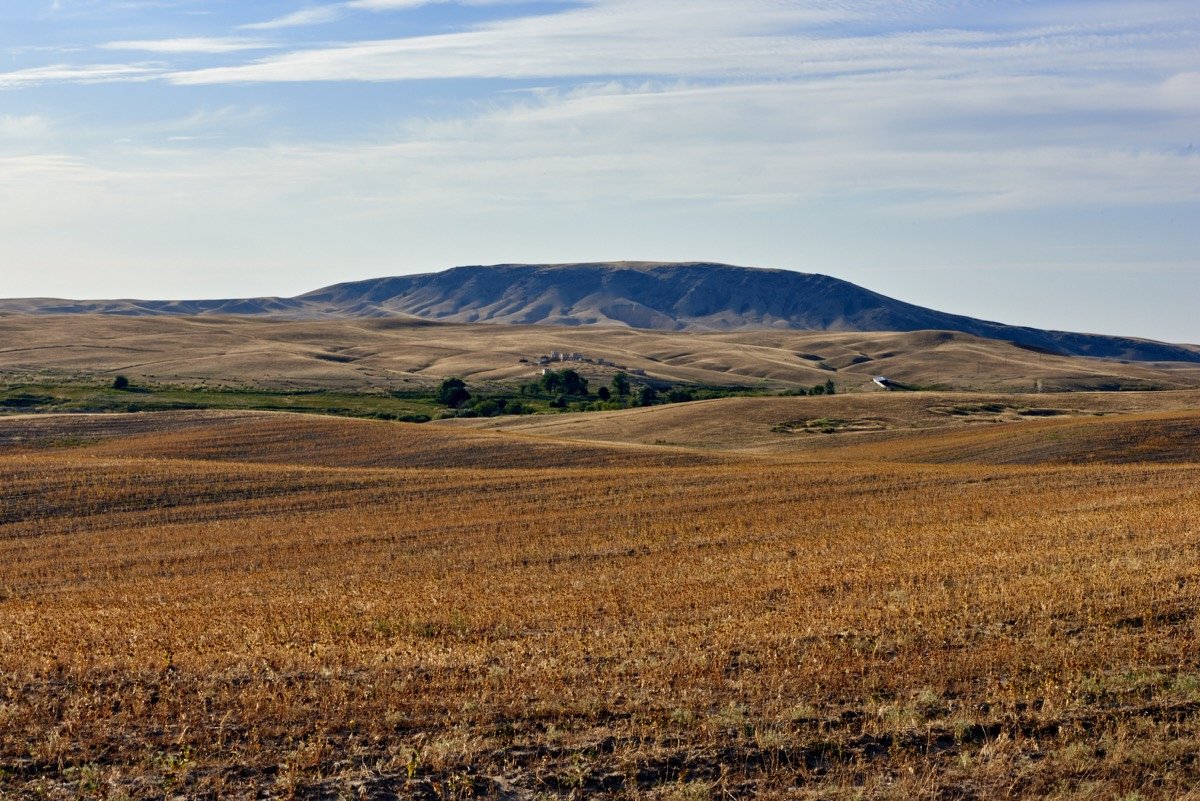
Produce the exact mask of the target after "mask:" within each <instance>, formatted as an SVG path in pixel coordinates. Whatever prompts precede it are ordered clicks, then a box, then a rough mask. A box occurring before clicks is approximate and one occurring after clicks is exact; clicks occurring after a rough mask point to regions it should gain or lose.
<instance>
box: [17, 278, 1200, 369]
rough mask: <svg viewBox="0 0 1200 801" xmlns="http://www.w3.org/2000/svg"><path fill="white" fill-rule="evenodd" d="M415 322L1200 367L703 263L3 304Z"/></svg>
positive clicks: (1133, 341)
mask: <svg viewBox="0 0 1200 801" xmlns="http://www.w3.org/2000/svg"><path fill="white" fill-rule="evenodd" d="M5 311H9V312H25V313H37V314H64V313H80V312H91V313H97V312H98V313H108V314H123V315H164V314H183V315H214V314H220V315H256V316H258V315H268V316H274V317H283V318H292V319H305V318H307V319H320V318H338V317H385V316H407V317H416V318H420V319H425V320H436V321H442V322H452V323H496V324H504V323H507V324H523V325H529V324H536V325H558V326H592V325H609V326H627V327H632V328H645V329H654V330H667V331H732V330H740V329H755V328H759V329H761V328H769V329H785V330H818V331H821V330H827V331H920V330H947V331H960V332H963V333H968V334H973V335H975V336H981V337H986V338H989V339H998V340H1005V341H1010V342H1014V343H1016V344H1018V345H1021V346H1022V347H1026V348H1031V349H1037V350H1044V351H1046V352H1049V353H1056V354H1064V355H1075V356H1096V357H1103V358H1110V359H1129V360H1136V361H1187V362H1200V347H1197V346H1191V345H1172V344H1166V343H1161V342H1154V341H1151V340H1145V339H1137V338H1131V337H1119V336H1106V335H1100V334H1077V333H1069V332H1063V331H1046V330H1041V329H1037V328H1028V327H1019V326H1010V325H1004V324H1002V323H996V322H989V321H985V320H978V319H975V318H972V317H965V316H962V315H957V314H948V313H945V312H939V311H934V310H932V309H927V308H923V307H921V306H916V305H914V304H911V303H904V302H902V301H898V300H895V299H893V298H889V297H886V296H884V295H880V294H878V293H876V292H871V291H870V290H867V289H864V288H862V287H860V286H857V285H855V284H852V283H849V282H847V281H842V280H840V279H837V278H831V277H829V276H826V275H818V274H811V273H799V272H793V271H790V270H772V269H758V268H750V267H735V266H731V265H727V264H711V263H700V262H689V263H660V262H607V263H585V264H554V265H529V264H502V265H494V266H469V267H455V268H453V269H449V270H445V271H443V272H438V273H425V274H421V275H406V276H396V277H392V278H378V279H372V280H366V281H351V282H347V283H342V284H335V285H333V286H329V287H325V288H324V289H318V290H316V291H313V292H308V293H306V294H303V295H300V296H298V297H294V298H252V299H243V300H237V299H231V300H198V301H136V300H120V301H60V300H46V299H33V300H19V301H0V312H5Z"/></svg>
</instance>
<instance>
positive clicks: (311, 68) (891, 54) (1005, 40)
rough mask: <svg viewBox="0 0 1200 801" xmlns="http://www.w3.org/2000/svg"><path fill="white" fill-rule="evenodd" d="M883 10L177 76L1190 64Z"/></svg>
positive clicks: (593, 18)
mask: <svg viewBox="0 0 1200 801" xmlns="http://www.w3.org/2000/svg"><path fill="white" fill-rule="evenodd" d="M359 2H369V3H376V4H377V3H379V2H383V0H359ZM362 7H366V6H362ZM376 7H378V8H382V7H383V6H382V5H376ZM876 13H882V15H883V17H884V18H886V16H887V12H880V8H879V7H878V5H877V4H875V3H871V2H868V1H867V0H859V1H858V2H853V1H848V2H825V3H812V4H804V5H800V4H792V3H781V2H776V0H743V2H740V3H737V4H732V3H728V2H719V1H718V0H694V2H692V3H690V4H689V6H688V9H687V13H680V11H679V9H678V7H677V6H676V5H674V4H669V3H663V2H654V1H649V2H647V1H646V0H598V2H594V3H592V4H589V5H587V6H582V7H576V8H572V9H569V10H566V11H561V12H559V13H553V14H536V15H531V16H530V15H527V16H521V17H517V18H514V19H506V20H503V21H499V22H493V23H489V24H486V25H484V26H482V27H479V28H476V29H472V30H466V31H460V32H456V33H448V34H440V35H432V36H419V37H411V38H401V39H382V40H369V41H360V42H354V43H349V44H338V45H332V46H328V47H320V48H308V49H300V50H296V51H293V52H290V53H286V54H282V55H279V56H272V57H269V58H263V59H259V60H256V61H253V62H250V63H246V64H237V65H228V66H221V67H214V68H209V69H200V70H192V71H181V72H176V73H174V74H172V75H171V76H170V78H171V80H172V81H174V82H176V83H180V84H200V83H237V82H287V81H355V80H357V81H398V80H412V79H426V78H466V77H476V78H509V79H527V78H558V79H562V78H566V77H570V78H581V77H582V78H588V77H599V76H609V77H612V76H660V77H676V78H678V77H694V78H701V77H704V78H714V79H725V80H728V79H735V80H744V79H746V78H753V77H759V78H768V77H769V78H787V77H803V76H811V75H830V74H839V73H847V74H851V73H861V72H864V71H901V70H912V69H918V70H937V71H941V72H943V73H945V74H947V75H950V74H954V73H956V72H957V73H958V74H960V75H961V74H964V73H968V74H969V73H970V72H979V71H996V70H1001V71H1014V72H1021V73H1026V72H1029V71H1031V70H1034V71H1044V72H1053V73H1061V72H1063V71H1069V72H1079V71H1081V70H1092V69H1100V70H1113V69H1118V68H1122V67H1126V68H1130V69H1135V68H1136V69H1140V70H1147V69H1160V68H1163V67H1164V66H1173V67H1174V68H1176V69H1184V68H1186V67H1187V66H1188V65H1191V66H1192V67H1193V68H1194V58H1192V56H1191V47H1192V46H1194V45H1195V38H1196V37H1195V34H1191V33H1188V32H1187V31H1186V30H1185V31H1180V30H1178V29H1176V28H1175V27H1173V26H1166V27H1161V28H1151V29H1141V28H1138V27H1137V26H1136V25H1134V24H1133V23H1130V22H1128V21H1125V22H1123V23H1122V24H1120V25H1115V24H1112V25H1110V26H1109V27H1108V28H1105V27H1104V26H1101V25H1100V24H1098V23H1096V22H1088V23H1087V24H1086V25H1081V26H1077V27H1066V26H1059V27H1036V26H1035V27H1026V28H1013V27H1012V26H1011V25H994V24H993V25H986V24H985V25H981V26H978V27H977V28H971V27H966V28H960V29H954V28H942V27H939V28H922V27H921V26H920V25H919V24H915V23H919V22H920V20H919V19H914V20H906V19H901V20H897V21H895V23H894V27H895V28H896V30H895V32H894V33H890V34H882V35H881V34H879V33H877V32H872V33H869V34H868V33H862V32H858V31H856V29H855V23H858V22H863V21H874V22H875V24H878V21H877V20H876V19H875V16H874V15H875V14H876ZM893 13H894V12H893Z"/></svg>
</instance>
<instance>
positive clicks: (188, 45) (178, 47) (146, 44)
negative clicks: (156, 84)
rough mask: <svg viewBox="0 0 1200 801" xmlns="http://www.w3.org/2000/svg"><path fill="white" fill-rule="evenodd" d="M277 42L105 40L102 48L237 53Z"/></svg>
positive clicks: (271, 46) (194, 38)
mask: <svg viewBox="0 0 1200 801" xmlns="http://www.w3.org/2000/svg"><path fill="white" fill-rule="evenodd" d="M275 47H278V45H277V44H273V43H271V42H266V41H263V40H261V39H242V38H237V37H193V38H179V39H137V40H125V41H118V42H105V43H104V44H102V45H100V48H101V49H102V50H137V51H142V52H146V53H237V52H240V51H243V50H270V49H272V48H275Z"/></svg>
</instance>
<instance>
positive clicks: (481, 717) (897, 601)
mask: <svg viewBox="0 0 1200 801" xmlns="http://www.w3.org/2000/svg"><path fill="white" fill-rule="evenodd" d="M785 400H786V399H785ZM796 400H818V399H796ZM827 400H833V399H827ZM889 401H890V399H889ZM904 402H911V401H907V400H905V401H904ZM1089 402H1091V403H1099V402H1100V401H1098V400H1093V401H1089ZM1143 402H1145V403H1150V400H1149V399H1146V400H1145V401H1143ZM697 406H698V407H699V408H700V409H701V410H703V408H704V407H703V406H701V405H699V404H697ZM717 408H718V409H720V410H723V409H724V407H717ZM875 411H876V412H878V411H879V410H878V409H877V410H875ZM744 412H745V410H744V409H742V410H741V411H739V412H738V413H737V414H735V415H733V417H741V416H744ZM688 413H689V414H694V413H697V412H695V411H694V410H690V411H689V412H688ZM721 413H722V414H724V411H722V412H721ZM889 413H891V414H895V415H898V416H899V415H900V412H898V411H896V410H894V409H893V410H892V411H891V412H889ZM774 414H775V411H772V412H771V414H769V415H766V416H765V417H764V418H763V419H764V420H765V419H773V418H772V415H774ZM922 415H926V416H928V418H929V419H930V420H931V421H933V420H934V418H935V417H936V416H937V412H936V411H930V410H929V409H926V410H925V411H918V410H917V409H915V408H914V409H912V410H910V412H908V419H909V420H910V421H913V422H915V421H917V420H919V419H924V418H922ZM844 416H848V415H844ZM629 419H636V416H634V415H630V416H629ZM941 419H944V420H947V421H950V422H949V423H948V425H949V426H950V427H948V428H947V427H941V428H937V427H933V426H932V425H931V427H930V428H929V429H928V430H926V431H925V432H924V433H923V434H921V436H928V437H933V438H935V439H934V440H930V441H931V442H932V441H937V442H939V443H940V444H938V445H937V446H936V447H946V442H945V441H942V440H936V438H938V437H950V438H955V437H958V438H962V439H961V440H954V444H955V446H956V447H957V448H959V451H960V452H961V450H962V449H963V448H965V447H967V443H968V442H969V441H970V438H971V437H980V439H979V440H978V443H979V444H978V445H977V446H976V451H977V452H978V453H981V454H987V453H988V452H989V449H990V448H994V447H995V444H994V442H993V440H992V439H990V438H991V437H993V436H994V432H997V431H1000V430H1001V427H1000V426H999V425H997V424H984V423H976V424H970V423H964V422H962V421H961V420H960V419H959V416H956V415H941ZM1112 420H1114V421H1122V420H1124V421H1127V422H1128V423H1129V424H1130V425H1132V426H1133V427H1134V428H1136V427H1137V426H1140V425H1144V424H1147V423H1156V422H1159V421H1162V422H1166V423H1168V424H1170V425H1176V424H1178V425H1183V426H1184V427H1185V428H1186V427H1188V426H1191V428H1190V429H1189V430H1193V431H1194V423H1195V418H1194V417H1189V416H1187V415H1183V414H1180V413H1170V414H1164V413H1158V414H1157V415H1154V414H1151V415H1149V416H1146V415H1143V416H1140V417H1131V418H1117V417H1114V418H1112ZM0 422H2V423H3V425H2V426H0V441H4V442H6V443H7V445H6V447H5V448H4V449H3V451H2V453H3V455H2V456H0V619H2V620H3V621H4V625H3V626H0V670H2V671H3V673H4V676H5V682H4V683H3V685H2V686H0V795H3V796H7V797H16V798H36V797H42V798H64V799H65V798H72V799H74V798H117V797H126V798H136V799H143V798H145V799H149V798H162V797H188V798H231V797H232V798H251V797H271V798H284V797H302V798H332V797H350V798H357V797H368V798H390V797H395V796H397V795H399V796H402V797H414V798H429V799H435V798H466V797H472V796H488V797H503V798H534V797H542V798H547V797H549V798H578V797H585V796H587V797H611V798H629V799H639V798H724V797H731V796H732V797H751V796H761V797H780V798H782V797H789V798H812V799H816V798H846V799H849V798H861V797H870V798H894V799H901V798H904V799H907V798H915V797H925V798H956V799H966V798H1061V799H1065V798H1097V799H1098V798H1119V797H1124V798H1131V797H1134V794H1136V797H1139V798H1145V799H1152V798H1163V799H1166V798H1180V797H1187V794H1188V793H1189V792H1194V788H1195V787H1196V786H1198V785H1200V763H1198V762H1197V760H1196V759H1195V755H1196V754H1197V753H1198V752H1200V642H1198V638H1200V618H1198V617H1197V615H1198V613H1200V593H1197V589H1196V588H1197V587H1198V586H1200V538H1198V537H1197V527H1196V520H1197V518H1198V516H1200V464H1196V463H1180V464H1159V463H1153V462H1152V461H1142V462H1139V463H1136V464H1124V465H1109V464H1093V465H1086V466H1080V465H1055V464H1036V465H1032V464H1027V465H1008V466H1005V465H992V464H982V463H976V464H952V465H932V464H888V463H883V462H880V461H877V460H875V459H874V458H872V457H869V456H864V457H862V459H863V460H862V461H858V462H853V461H849V460H848V459H849V457H847V460H846V461H842V462H828V461H827V462H824V463H821V464H811V463H805V462H803V461H794V460H792V461H789V460H788V459H786V458H783V457H780V456H779V455H778V454H775V455H772V456H769V457H751V456H736V455H735V454H731V453H730V454H722V455H721V459H720V460H719V461H712V462H711V463H703V462H696V463H682V462H668V461H653V458H655V457H654V454H656V453H658V454H661V455H662V457H663V458H668V457H669V458H674V457H673V456H672V454H686V453H687V452H686V451H682V450H679V449H669V448H659V449H656V448H651V447H639V448H629V447H624V448H621V447H615V446H604V447H601V446H599V445H588V444H586V443H580V442H564V443H561V444H560V445H558V448H559V450H560V451H561V452H564V453H579V452H582V453H585V454H587V456H586V458H583V459H579V460H578V461H576V462H571V461H570V460H569V459H568V458H566V457H563V458H562V460H561V461H560V462H558V463H555V464H553V465H552V464H545V463H541V462H542V461H543V460H545V459H547V458H549V456H548V451H541V452H538V453H537V455H536V458H531V459H529V460H526V461H521V460H518V459H515V458H510V456H496V457H495V458H490V457H489V459H485V460H483V461H481V460H479V459H478V458H476V455H475V454H476V452H477V451H479V450H484V451H486V449H487V446H486V445H485V444H484V443H487V442H492V443H507V444H506V445H505V446H504V447H512V448H528V447H531V446H532V444H538V443H540V444H541V445H544V446H545V447H547V448H549V447H551V446H550V444H549V443H548V441H547V440H546V439H537V440H526V439H521V438H512V437H511V435H507V434H493V433H478V432H472V431H456V430H450V429H446V430H438V429H435V428H433V427H430V426H424V427H410V426H403V425H400V424H378V423H366V422H360V421H344V420H337V421H328V422H327V421H323V420H317V419H315V418H311V417H303V418H297V417H291V416H284V415H221V414H203V415H200V414H191V415H176V416H174V417H170V416H162V417H150V416H137V415H131V416H126V417H120V418H95V419H86V418H68V419H64V418H8V419H6V420H4V421H0ZM777 422H778V421H777ZM1109 422H1110V420H1109V418H1092V417H1085V416H1080V417H1077V418H1074V419H1073V420H1071V421H1059V420H1056V419H1051V420H1049V421H1047V422H1041V423H1039V422H1033V423H1030V422H1020V423H1013V424H1010V425H1007V426H1005V429H1006V430H1008V431H1012V432H1016V433H1018V434H1020V435H1022V436H1024V435H1026V434H1027V433H1029V432H1038V431H1039V430H1041V429H1040V428H1038V427H1039V426H1043V427H1045V426H1055V425H1064V424H1065V423H1074V424H1077V425H1079V426H1084V428H1086V426H1089V425H1097V426H1103V425H1105V424H1107V423H1109ZM696 424H697V425H699V424H698V423H696ZM1084 428H1070V427H1069V426H1068V427H1067V428H1066V429H1064V430H1068V431H1072V432H1074V433H1073V434H1072V435H1075V433H1078V434H1079V435H1080V436H1082V437H1083V438H1084V439H1085V440H1086V439H1087V437H1088V436H1089V435H1088V434H1087V433H1086V431H1085V430H1084ZM1048 430H1049V429H1048ZM639 436H640V435H639ZM778 436H785V437H793V438H795V437H809V438H813V439H818V440H824V441H836V440H838V439H839V438H851V437H860V435H858V434H850V433H847V434H832V435H829V436H825V435H822V434H804V433H795V432H793V433H790V434H779V435H778ZM870 436H873V435H871V434H869V433H866V434H863V435H861V437H860V438H863V441H864V442H866V439H865V438H866V437H870ZM911 436H913V437H915V436H917V435H911ZM18 437H21V439H17V438H18ZM636 438H637V436H635V437H634V439H636ZM907 441H908V442H909V443H910V444H911V445H913V447H916V446H915V444H913V443H915V442H916V440H915V439H911V440H907ZM331 443H332V444H331ZM493 447H500V446H499V445H495V446H493ZM852 447H854V448H857V447H867V445H854V446H852ZM422 450H423V451H424V452H425V456H424V457H421V456H420V452H421V451H422ZM935 451H936V448H932V447H931V449H930V451H929V453H935ZM498 452H499V451H493V453H498ZM339 454H340V455H339ZM629 454H632V455H633V456H634V457H636V458H627V456H628V455H629ZM1148 456H1152V454H1148ZM421 458H423V459H424V460H423V461H419V462H412V461H408V460H411V459H421ZM643 458H645V459H648V461H644V462H639V460H641V459H643ZM692 458H698V457H695V456H694V454H693V455H692ZM218 460H219V461H218Z"/></svg>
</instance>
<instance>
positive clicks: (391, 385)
mask: <svg viewBox="0 0 1200 801" xmlns="http://www.w3.org/2000/svg"><path fill="white" fill-rule="evenodd" d="M0 343H4V344H3V345H2V346H0V376H5V377H13V380H16V377H20V378H21V380H30V379H37V378H39V377H42V378H47V379H53V380H59V379H81V378H89V377H96V376H101V377H107V378H108V380H111V379H112V377H113V376H114V375H116V374H117V373H122V374H125V375H127V376H128V377H129V378H131V379H134V380H135V381H138V382H142V381H151V382H158V383H163V384H184V385H197V384H202V385H205V386H210V387H211V386H218V385H247V384H253V385H255V386H257V387H275V388H287V389H294V388H298V387H322V388H326V389H335V388H362V387H374V388H377V389H405V388H408V389H412V388H414V387H417V386H428V385H429V384H430V383H434V382H437V381H440V380H441V379H442V378H444V377H445V376H449V375H459V376H465V377H466V378H467V379H468V380H470V381H471V382H473V383H479V382H487V381H514V380H529V379H530V378H533V377H535V376H536V375H537V374H538V373H539V368H538V366H537V358H538V357H539V356H541V355H543V354H549V353H551V352H552V351H560V352H565V353H574V352H579V353H582V354H584V355H586V356H588V357H589V358H592V359H604V360H606V361H608V362H612V363H614V364H617V365H621V366H622V367H624V368H626V369H639V370H645V371H646V373H647V375H649V376H651V377H653V378H656V379H660V380H666V381H672V382H681V381H682V382H692V383H699V384H716V385H745V386H757V385H759V384H763V385H766V386H770V387H776V388H779V387H788V386H797V385H800V386H812V385H814V384H823V383H824V382H825V380H826V379H829V378H832V379H833V380H834V381H835V382H836V383H837V384H838V388H839V390H841V391H847V390H856V391H857V390H873V389H875V387H874V385H873V384H872V383H871V377H872V376H875V375H878V374H880V373H883V374H886V375H888V376H890V377H891V378H893V379H896V380H899V381H903V382H908V383H914V384H922V385H941V386H947V387H957V388H968V389H973V390H981V389H989V390H997V389H999V390H1004V391H1009V390H1016V391H1031V390H1032V389H1033V388H1034V386H1035V382H1036V381H1038V380H1041V381H1042V382H1043V385H1044V386H1045V387H1046V388H1047V389H1085V388H1094V389H1111V388H1116V387H1123V388H1125V389H1132V388H1138V387H1141V388H1155V387H1157V388H1186V387H1197V386H1200V365H1195V364H1183V363H1180V364H1150V363H1139V362H1124V363H1123V362H1119V361H1105V360H1100V359H1082V358H1067V357H1060V356H1049V355H1045V354H1040V353H1034V352H1032V351H1028V350H1023V349H1021V348H1018V347H1016V346H1015V345H1012V344H1010V343H1006V342H1000V341H996V340H986V339H979V338H977V337H972V336H969V335H966V334H956V333H950V332H944V331H943V332H936V331H918V332H912V333H831V332H797V331H783V332H781V331H771V330H761V331H742V332H733V333H704V334H697V333H683V332H662V331H642V330H636V329H628V328H603V327H590V326H583V327H579V328H563V327H555V326H509V325H487V324H481V325H451V324H438V323H429V322H424V321H412V320H405V319H362V320H349V321H305V322H295V321H281V320H263V319H255V318H238V317H226V318H222V317H192V318H189V317H136V318H130V317H122V316H118V315H93V314H81V315H66V316H49V317H46V316H37V315H19V314H0ZM521 359H526V361H525V362H522V361H521ZM576 366H578V367H580V369H583V370H584V371H585V372H587V373H588V374H589V375H592V376H593V377H595V378H597V379H599V378H603V381H604V383H607V381H608V379H609V377H611V375H612V373H613V372H615V368H609V367H598V366H595V365H586V364H580V365H576Z"/></svg>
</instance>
